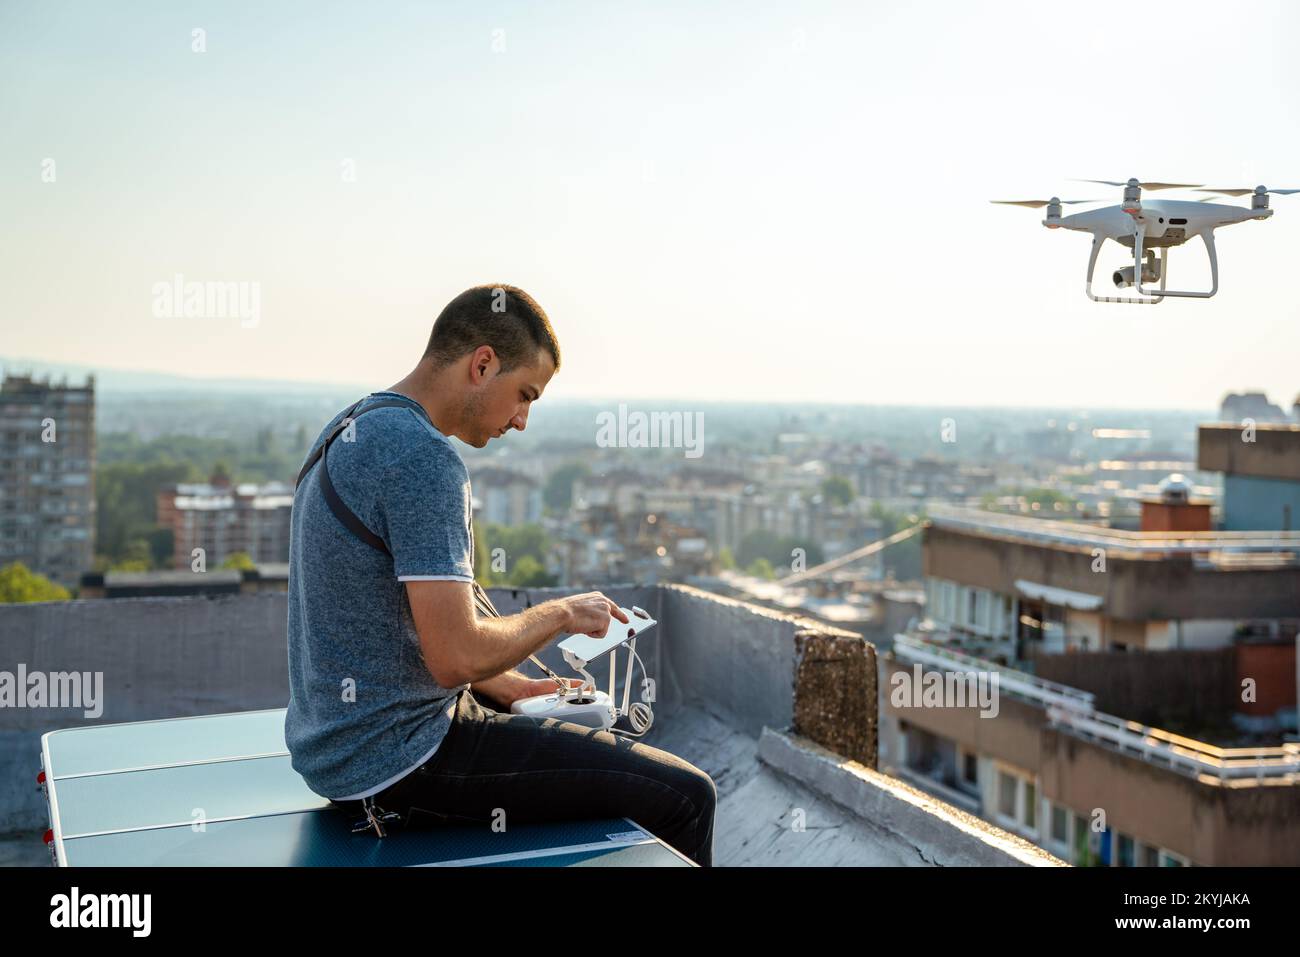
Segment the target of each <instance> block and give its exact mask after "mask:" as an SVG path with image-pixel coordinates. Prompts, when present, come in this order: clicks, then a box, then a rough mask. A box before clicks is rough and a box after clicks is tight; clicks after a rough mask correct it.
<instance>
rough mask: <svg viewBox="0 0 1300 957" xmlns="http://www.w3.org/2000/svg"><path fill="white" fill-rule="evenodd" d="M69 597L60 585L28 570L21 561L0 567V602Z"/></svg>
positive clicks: (65, 599) (57, 599) (54, 599)
mask: <svg viewBox="0 0 1300 957" xmlns="http://www.w3.org/2000/svg"><path fill="white" fill-rule="evenodd" d="M70 597H71V596H70V595H69V594H68V590H67V589H66V588H64V587H63V586H62V585H56V584H54V582H52V581H50V580H49V579H48V578H46V577H45V576H44V575H37V574H36V573H35V572H32V571H30V570H29V569H28V568H27V566H26V565H24V564H23V563H22V562H13V563H11V564H9V565H6V566H4V567H3V568H0V603H17V602H29V601H67V600H68V599H69V598H70Z"/></svg>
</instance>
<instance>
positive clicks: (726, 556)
mask: <svg viewBox="0 0 1300 957" xmlns="http://www.w3.org/2000/svg"><path fill="white" fill-rule="evenodd" d="M718 567H719V568H722V569H732V568H735V567H736V556H735V555H733V554H731V549H730V548H728V547H727V546H726V545H723V546H722V547H721V548H719V549H718Z"/></svg>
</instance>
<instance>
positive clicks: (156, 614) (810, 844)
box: [0, 585, 1061, 866]
mask: <svg viewBox="0 0 1300 957" xmlns="http://www.w3.org/2000/svg"><path fill="white" fill-rule="evenodd" d="M605 590H606V592H607V593H608V594H609V595H610V597H612V598H613V599H614V600H616V601H618V602H619V603H620V604H622V605H625V606H630V605H634V604H635V605H639V606H640V607H643V608H646V609H647V610H649V611H650V612H651V613H652V614H653V615H654V616H655V617H656V618H657V619H658V620H659V622H660V625H659V627H658V628H657V629H656V631H655V632H654V633H652V636H649V637H648V640H647V641H646V642H645V643H644V644H643V645H642V646H641V649H640V650H641V651H642V657H643V659H644V660H645V663H646V666H647V668H648V670H649V673H650V675H651V676H653V677H654V678H655V679H656V681H657V683H658V686H659V700H658V701H657V702H656V704H655V723H654V726H653V728H652V729H651V731H650V732H649V734H648V735H647V737H646V739H645V740H646V742H647V743H649V744H651V745H654V746H656V747H660V748H665V749H667V750H670V751H673V752H674V753H677V754H679V755H680V756H682V757H683V758H685V759H686V760H688V761H691V762H692V763H694V764H696V765H697V766H699V767H700V768H702V769H703V770H705V771H707V772H708V773H709V774H710V775H711V776H712V777H713V778H714V781H715V783H716V784H717V787H718V793H719V805H718V812H717V822H716V831H715V833H716V838H715V862H716V863H717V864H719V865H738V864H753V865H786V864H794V865H823V864H856V865H915V866H923V865H952V864H957V865H961V864H975V865H1031V866H1059V865H1060V864H1061V862H1060V861H1058V860H1057V859H1055V858H1053V857H1052V856H1051V855H1049V854H1047V853H1046V852H1044V851H1043V850H1041V849H1040V848H1037V847H1036V846H1034V845H1033V844H1031V843H1029V842H1027V841H1025V840H1023V839H1021V838H1018V837H1015V836H1013V835H1011V834H1008V833H1006V832H1004V831H1002V830H999V829H998V828H996V827H993V826H992V825H990V824H988V823H986V822H984V821H981V820H979V819H978V818H975V817H972V816H971V815H969V814H967V813H965V812H964V811H961V810H958V809H957V808H955V807H952V806H950V805H947V804H944V803H943V802H941V801H939V800H937V799H936V798H934V797H932V796H930V795H928V794H925V793H923V792H921V791H918V790H916V789H915V788H912V787H911V786H909V785H907V784H905V783H904V782H902V781H901V780H899V779H897V778H892V777H889V776H887V775H884V774H881V773H879V772H878V771H876V770H875V765H876V719H877V704H878V703H877V693H876V676H877V669H876V664H875V650H874V648H873V647H872V646H871V645H870V644H869V643H867V642H866V641H864V640H863V639H862V638H861V637H860V636H858V635H855V634H852V633H850V632H846V631H840V630H837V629H833V628H830V627H828V626H824V625H819V624H817V623H815V622H813V621H811V620H809V619H802V618H798V617H795V616H792V615H788V614H783V613H780V612H775V611H770V610H768V609H763V608H759V607H757V606H754V605H750V604H747V603H744V602H741V601H736V600H732V599H727V598H722V597H719V596H716V595H713V594H710V593H707V592H703V591H700V590H698V589H694V588H690V587H687V586H680V585H662V586H636V585H626V586H615V587H611V588H607V589H605ZM561 593H562V592H560V591H556V590H533V591H532V592H531V593H530V594H527V595H526V594H525V593H524V592H523V591H522V590H518V589H513V590H512V589H497V590H493V592H492V597H493V601H494V603H495V604H496V605H497V607H498V608H499V609H500V610H501V611H502V613H504V614H509V613H511V612H512V611H515V610H518V609H519V608H521V607H522V606H523V604H524V602H525V601H526V600H528V599H531V600H532V601H533V602H537V601H540V600H544V599H545V598H548V597H553V596H555V595H557V594H561ZM286 615H287V608H286V596H285V595H284V594H282V593H277V592H257V593H243V594H231V595H225V596H219V597H210V598H195V597H177V598H171V597H164V598H158V597H152V598H121V599H101V600H88V601H75V602H61V603H41V604H30V605H9V606H0V641H3V642H4V643H5V644H6V647H10V648H13V649H14V651H15V657H16V660H18V661H22V662H24V663H25V664H26V666H27V669H28V671H29V672H31V671H36V670H41V671H68V670H78V671H91V672H95V671H99V672H102V673H103V675H104V693H103V713H102V714H101V715H100V716H99V717H98V718H97V719H95V720H96V721H97V722H103V723H107V722H121V721H137V720H145V719H150V718H164V717H179V716H184V715H199V714H213V713H220V712H230V711H243V710H255V709H262V708H279V707H283V706H284V705H285V704H286V703H287V687H288V684H287V670H286V668H287V666H286V656H285V644H284V622H285V620H286ZM541 657H542V658H543V659H544V660H545V661H546V662H547V664H548V665H549V666H550V667H552V668H555V669H557V670H561V671H562V672H563V673H567V667H566V666H564V665H563V663H562V662H561V660H560V659H559V657H558V656H557V655H555V654H554V649H553V648H551V649H548V650H547V652H546V653H544V654H543V655H542V656H541ZM530 667H531V666H530V665H527V664H525V665H524V668H525V669H526V670H527V669H529V668H530ZM597 678H598V680H600V679H602V678H603V672H602V671H598V672H597ZM14 715H15V720H14V721H11V722H9V723H8V724H7V725H6V728H5V730H3V731H0V755H3V757H2V758H0V765H3V771H4V772H5V773H4V774H3V775H0V834H7V835H9V836H8V837H7V838H5V839H0V863H34V864H35V863H45V861H46V860H47V859H48V858H47V853H46V851H45V849H44V847H43V846H42V845H41V843H40V834H41V832H42V831H43V830H44V828H45V826H46V821H45V809H44V807H43V803H42V800H41V798H40V795H39V793H37V792H36V791H35V789H33V788H32V787H30V783H31V781H32V777H29V776H28V775H32V776H34V775H35V772H36V770H37V769H38V767H39V737H40V734H41V733H43V732H45V731H48V730H52V729H54V728H59V727H74V726H78V725H83V724H87V723H90V722H88V721H87V719H85V718H84V716H83V713H82V712H81V711H78V710H75V709H67V710H52V709H34V710H16V711H15V712H14ZM799 812H802V813H799Z"/></svg>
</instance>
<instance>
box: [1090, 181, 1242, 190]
mask: <svg viewBox="0 0 1300 957" xmlns="http://www.w3.org/2000/svg"><path fill="white" fill-rule="evenodd" d="M1075 182H1076V183H1100V184H1101V185H1102V186H1140V187H1141V188H1142V189H1195V188H1196V187H1197V186H1200V185H1201V184H1200V183H1142V182H1138V181H1137V180H1128V181H1126V182H1123V183H1120V182H1117V181H1115V180H1113V179H1080V180H1075ZM1247 192H1249V190H1248V191H1247Z"/></svg>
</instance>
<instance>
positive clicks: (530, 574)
mask: <svg viewBox="0 0 1300 957" xmlns="http://www.w3.org/2000/svg"><path fill="white" fill-rule="evenodd" d="M509 582H510V584H511V585H518V586H519V587H520V588H547V587H549V586H551V585H554V584H556V576H554V575H552V574H551V573H550V572H548V571H547V570H546V568H545V566H543V565H542V563H541V562H539V561H538V560H537V559H535V558H533V556H532V555H525V556H524V557H523V558H521V559H519V561H517V562H515V567H514V568H512V569H511V570H510V576H509Z"/></svg>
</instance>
